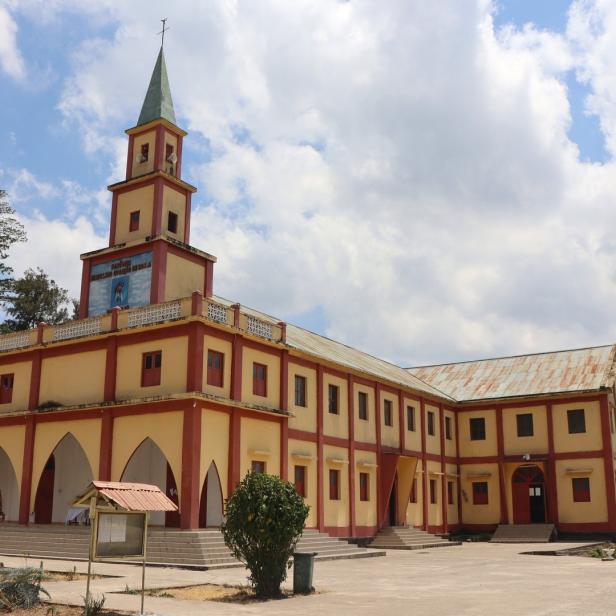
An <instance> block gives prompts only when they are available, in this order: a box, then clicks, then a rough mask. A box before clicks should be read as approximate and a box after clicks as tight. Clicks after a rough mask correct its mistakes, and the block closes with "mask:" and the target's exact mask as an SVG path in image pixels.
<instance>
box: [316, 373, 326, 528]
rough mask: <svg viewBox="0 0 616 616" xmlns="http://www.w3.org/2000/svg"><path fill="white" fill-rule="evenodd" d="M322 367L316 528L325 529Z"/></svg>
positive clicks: (318, 415) (318, 409)
mask: <svg viewBox="0 0 616 616" xmlns="http://www.w3.org/2000/svg"><path fill="white" fill-rule="evenodd" d="M324 464H325V459H324V456H323V366H321V365H320V364H319V365H318V366H317V527H318V529H319V530H320V531H323V530H324V529H325V490H324V481H323V474H324V472H325V468H324Z"/></svg>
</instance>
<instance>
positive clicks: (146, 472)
mask: <svg viewBox="0 0 616 616" xmlns="http://www.w3.org/2000/svg"><path fill="white" fill-rule="evenodd" d="M120 481H126V482H130V483H148V484H150V485H155V486H158V487H159V488H160V489H161V490H162V491H163V492H165V494H166V495H167V496H168V497H169V498H170V499H171V500H172V501H173V502H174V503H175V504H176V505H177V504H178V503H179V494H178V488H177V482H176V479H175V475H174V473H173V469H172V468H171V465H170V464H169V460H168V459H167V457H166V456H165V454H164V453H163V450H162V449H161V448H160V447H159V446H158V444H157V443H156V441H155V440H154V439H153V438H151V437H149V436H146V437H145V438H144V439H143V440H142V441H141V443H140V444H139V445H138V446H137V447H136V448H135V450H134V451H133V453H132V454H131V456H130V458H129V459H128V461H127V462H126V466H125V467H124V470H123V471H122V475H121V477H120ZM150 523H151V524H152V525H153V526H167V527H173V528H177V527H179V525H180V517H179V513H178V512H173V511H172V512H167V513H163V512H156V513H152V514H150Z"/></svg>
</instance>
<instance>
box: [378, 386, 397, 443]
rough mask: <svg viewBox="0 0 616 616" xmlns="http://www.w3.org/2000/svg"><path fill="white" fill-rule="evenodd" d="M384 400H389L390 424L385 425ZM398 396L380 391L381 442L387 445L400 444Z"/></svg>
mask: <svg viewBox="0 0 616 616" xmlns="http://www.w3.org/2000/svg"><path fill="white" fill-rule="evenodd" d="M385 400H390V401H391V409H392V418H391V419H392V425H391V426H386V425H385ZM398 417H399V415H398V396H397V395H395V394H392V393H389V392H386V391H384V392H381V443H382V444H383V445H386V446H388V447H399V446H400V429H399V428H400V427H399V423H400V422H399V421H398Z"/></svg>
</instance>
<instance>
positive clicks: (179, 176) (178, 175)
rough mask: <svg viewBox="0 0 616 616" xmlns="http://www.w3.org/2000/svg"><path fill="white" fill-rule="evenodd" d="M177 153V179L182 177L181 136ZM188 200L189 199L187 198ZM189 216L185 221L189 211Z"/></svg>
mask: <svg viewBox="0 0 616 616" xmlns="http://www.w3.org/2000/svg"><path fill="white" fill-rule="evenodd" d="M177 137H178V151H177V157H178V162H177V163H175V176H176V177H178V178H181V177H182V146H183V144H184V137H182V135H178V136H177ZM189 199H190V197H189ZM188 214H189V216H187V217H186V220H187V221H188V220H190V210H189V211H188ZM186 243H187V244H188V240H186Z"/></svg>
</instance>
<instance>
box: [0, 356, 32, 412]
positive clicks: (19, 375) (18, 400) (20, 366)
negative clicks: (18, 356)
mask: <svg viewBox="0 0 616 616" xmlns="http://www.w3.org/2000/svg"><path fill="white" fill-rule="evenodd" d="M2 374H13V375H14V380H13V399H12V400H11V403H10V404H0V413H10V412H11V411H23V410H25V409H27V408H28V398H29V397H30V376H31V374H32V364H31V362H29V361H21V362H16V363H14V364H6V365H4V366H0V375H2Z"/></svg>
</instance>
